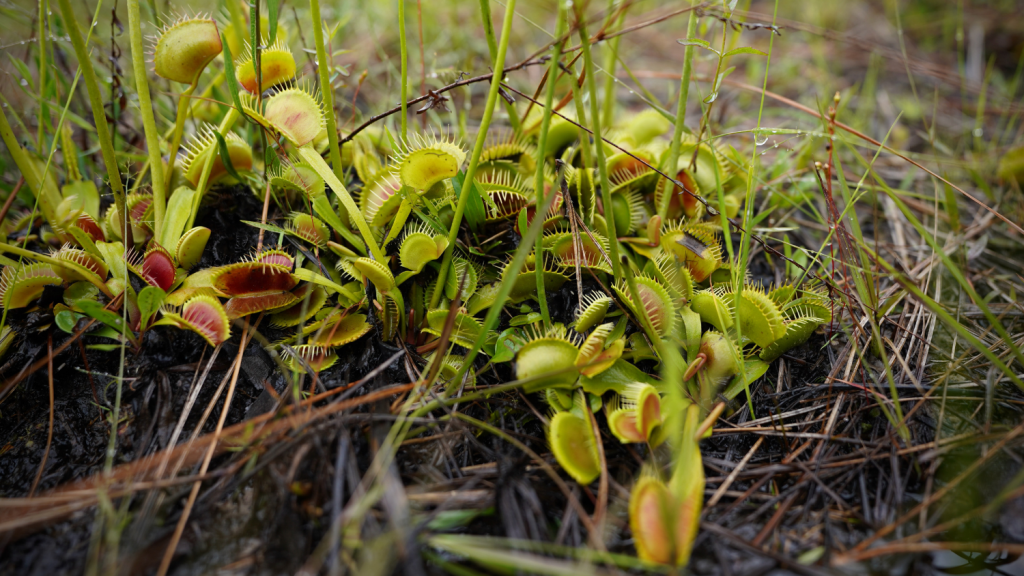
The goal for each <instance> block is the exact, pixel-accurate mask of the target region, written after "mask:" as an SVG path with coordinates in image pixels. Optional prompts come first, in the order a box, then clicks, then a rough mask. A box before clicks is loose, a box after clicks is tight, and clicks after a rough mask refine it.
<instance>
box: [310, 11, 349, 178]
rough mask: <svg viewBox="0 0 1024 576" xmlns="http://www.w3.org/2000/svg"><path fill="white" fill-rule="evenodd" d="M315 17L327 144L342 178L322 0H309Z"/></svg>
mask: <svg viewBox="0 0 1024 576" xmlns="http://www.w3.org/2000/svg"><path fill="white" fill-rule="evenodd" d="M309 12H310V15H311V17H312V19H313V42H314V43H316V67H317V69H318V70H319V72H320V92H321V94H322V96H323V99H324V120H325V122H326V123H327V146H328V149H329V151H330V155H331V164H332V165H333V166H332V167H333V169H334V175H335V176H336V177H337V178H338V180H341V177H342V169H341V149H340V148H339V147H338V122H337V120H335V118H334V91H333V90H331V67H330V65H331V63H330V61H328V59H327V49H326V48H325V47H324V28H323V25H322V23H321V22H320V20H319V18H320V0H309Z"/></svg>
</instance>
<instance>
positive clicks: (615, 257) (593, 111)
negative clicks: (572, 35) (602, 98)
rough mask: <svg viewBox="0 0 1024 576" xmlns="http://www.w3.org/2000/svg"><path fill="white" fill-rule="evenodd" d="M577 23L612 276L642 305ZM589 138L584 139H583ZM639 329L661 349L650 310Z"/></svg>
mask: <svg viewBox="0 0 1024 576" xmlns="http://www.w3.org/2000/svg"><path fill="white" fill-rule="evenodd" d="M577 10H578V11H577V13H576V21H577V26H578V27H579V35H580V48H581V49H582V51H583V74H584V75H585V76H586V82H587V92H588V93H589V94H590V120H591V128H590V129H591V131H592V132H593V135H594V163H595V164H596V165H597V174H598V177H599V181H600V183H601V203H602V204H603V205H604V214H605V217H604V224H605V230H607V232H608V256H609V258H611V261H612V276H613V277H614V278H625V280H626V285H627V287H628V288H629V294H630V297H631V298H632V299H633V301H634V302H641V299H640V295H639V293H638V292H637V288H636V281H635V280H634V279H633V271H632V270H631V269H629V265H628V264H627V265H626V269H623V267H622V266H621V265H620V262H619V240H618V234H617V233H616V231H615V218H614V216H613V215H612V185H611V181H610V180H609V179H608V163H607V162H606V161H605V144H604V140H603V138H602V136H601V108H600V106H601V103H600V102H599V98H598V97H597V81H596V80H595V79H594V60H593V58H591V54H590V36H589V35H588V34H587V21H586V15H584V14H583V11H582V10H581V9H577ZM583 137H584V138H585V137H586V136H585V135H584V136H583ZM637 315H638V316H639V320H640V326H641V327H643V329H644V333H645V334H647V338H648V339H649V340H650V341H651V345H652V346H653V347H654V348H655V349H656V350H657V349H658V348H660V342H661V340H660V338H659V336H658V334H657V332H656V331H655V330H654V326H653V324H651V319H650V318H649V317H648V316H647V310H646V308H644V307H643V306H637Z"/></svg>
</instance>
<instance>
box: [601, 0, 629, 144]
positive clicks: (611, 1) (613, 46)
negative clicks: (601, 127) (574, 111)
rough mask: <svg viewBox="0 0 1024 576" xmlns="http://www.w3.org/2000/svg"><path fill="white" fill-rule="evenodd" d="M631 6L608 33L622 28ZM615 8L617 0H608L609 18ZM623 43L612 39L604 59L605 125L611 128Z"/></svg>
mask: <svg viewBox="0 0 1024 576" xmlns="http://www.w3.org/2000/svg"><path fill="white" fill-rule="evenodd" d="M630 6H631V4H626V5H625V6H623V7H622V10H620V11H619V14H618V17H617V18H616V19H615V25H614V26H609V28H608V32H614V31H615V29H616V28H618V27H619V26H622V22H623V21H624V20H625V19H626V11H627V10H629V7H630ZM614 8H615V0H608V11H609V17H611V15H612V14H613V12H612V10H613V9H614ZM621 41H622V36H621V35H620V36H616V37H614V38H612V39H611V40H610V41H609V42H608V45H607V50H606V51H605V59H604V73H605V79H606V81H605V84H604V101H603V102H602V104H603V110H602V113H603V114H604V118H603V120H604V123H605V125H606V126H611V125H612V122H613V121H614V120H615V84H616V83H617V82H616V80H615V67H616V65H617V64H618V61H619V43H620V42H621Z"/></svg>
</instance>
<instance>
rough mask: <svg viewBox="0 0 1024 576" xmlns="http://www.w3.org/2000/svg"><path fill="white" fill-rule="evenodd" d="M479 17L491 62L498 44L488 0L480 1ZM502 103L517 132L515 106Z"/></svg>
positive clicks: (517, 117)
mask: <svg viewBox="0 0 1024 576" xmlns="http://www.w3.org/2000/svg"><path fill="white" fill-rule="evenodd" d="M480 17H481V18H482V19H483V21H484V36H486V37H487V51H488V53H489V54H490V55H491V60H492V61H493V60H494V59H495V57H497V55H498V54H497V52H498V42H497V40H496V39H495V38H494V23H493V22H491V3H490V0H480ZM556 38H557V36H556ZM502 102H503V103H504V104H505V111H506V112H507V113H508V121H509V123H510V124H512V129H513V130H516V131H518V130H519V127H520V125H521V123H520V122H519V114H516V107H515V105H514V104H512V103H511V102H509V101H508V100H505V99H504V98H502Z"/></svg>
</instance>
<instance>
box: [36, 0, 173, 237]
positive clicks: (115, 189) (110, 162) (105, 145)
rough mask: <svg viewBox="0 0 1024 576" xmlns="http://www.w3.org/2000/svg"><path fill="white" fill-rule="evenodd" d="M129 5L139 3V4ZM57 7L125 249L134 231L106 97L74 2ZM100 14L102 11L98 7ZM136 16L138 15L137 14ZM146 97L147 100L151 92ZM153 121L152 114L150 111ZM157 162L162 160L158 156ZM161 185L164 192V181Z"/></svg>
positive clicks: (67, 0)
mask: <svg viewBox="0 0 1024 576" xmlns="http://www.w3.org/2000/svg"><path fill="white" fill-rule="evenodd" d="M130 1H134V2H138V0H130ZM58 3H59V4H60V12H61V17H62V18H63V19H64V27H65V28H66V29H67V31H68V35H69V36H70V37H71V45H72V46H73V47H74V49H75V57H76V58H78V66H79V67H80V68H81V69H82V77H83V78H84V79H85V89H86V91H87V92H88V93H89V105H90V106H91V107H92V119H93V123H94V124H95V125H96V139H97V140H99V143H100V154H101V156H102V157H103V165H104V166H105V167H106V169H107V178H108V179H109V180H110V191H111V192H112V193H113V194H114V205H115V206H117V213H118V214H120V215H121V216H122V226H123V229H122V231H121V232H122V233H121V237H122V238H124V239H125V245H126V246H127V245H128V243H129V240H131V233H132V231H131V226H129V225H128V224H126V223H125V222H126V219H125V215H127V214H128V211H127V209H126V207H125V201H124V184H123V183H122V182H121V171H120V169H119V168H118V167H117V158H116V157H115V156H114V144H113V142H112V141H111V139H110V130H109V128H107V113H106V111H105V110H104V109H103V97H102V96H101V95H100V86H99V82H97V81H96V71H95V70H93V67H92V60H90V58H89V50H88V48H87V47H86V45H85V39H84V38H83V37H82V30H81V29H80V28H79V26H78V20H76V19H75V13H74V11H73V10H72V9H71V2H70V1H69V0H58ZM97 10H99V7H98V6H97ZM136 12H138V11H137V10H136ZM136 15H137V14H136ZM140 42H141V40H140ZM140 50H141V48H140ZM146 96H147V99H148V97H149V93H148V92H147V93H146ZM140 97H141V94H140ZM150 118H152V111H150ZM157 159H158V160H159V155H158V156H157ZM160 185H161V189H162V186H163V180H162V179H161V181H160ZM153 188H154V193H155V189H156V186H155V185H154V187H153ZM44 209H45V207H44ZM161 214H162V212H161Z"/></svg>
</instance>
